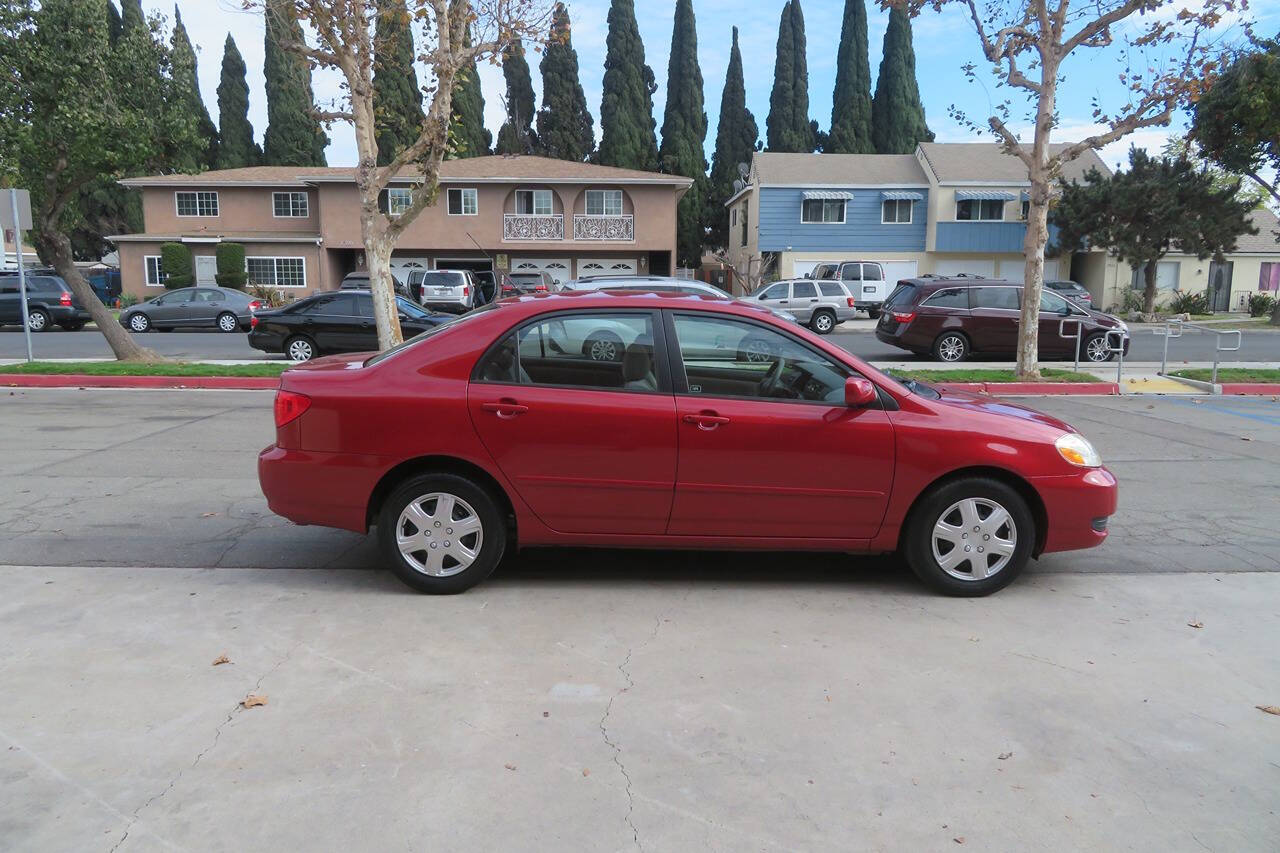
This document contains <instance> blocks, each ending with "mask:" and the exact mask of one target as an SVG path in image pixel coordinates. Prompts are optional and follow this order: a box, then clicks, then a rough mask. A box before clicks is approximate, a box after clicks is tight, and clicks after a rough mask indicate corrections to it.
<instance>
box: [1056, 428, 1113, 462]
mask: <svg viewBox="0 0 1280 853" xmlns="http://www.w3.org/2000/svg"><path fill="white" fill-rule="evenodd" d="M1053 446H1054V447H1056V448H1058V455H1059V456H1061V457H1062V458H1063V459H1065V460H1067V461H1068V462H1070V463H1071V464H1072V465H1079V466H1080V467H1081V468H1097V467H1098V466H1100V465H1101V464H1102V457H1101V456H1099V455H1098V451H1096V450H1094V449H1093V445H1092V444H1090V443H1089V441H1088V440H1087V439H1086V438H1085V437H1084V436H1083V435H1079V434H1077V433H1074V432H1069V433H1067V434H1066V435H1064V436H1062V437H1061V438H1059V439H1058V440H1057V441H1055V442H1054V443H1053Z"/></svg>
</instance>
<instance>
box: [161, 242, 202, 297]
mask: <svg viewBox="0 0 1280 853" xmlns="http://www.w3.org/2000/svg"><path fill="white" fill-rule="evenodd" d="M195 263H196V262H195V259H194V258H193V257H192V256H191V250H190V249H189V248H187V247H186V246H184V245H182V244H181V243H161V244H160V267H161V269H163V270H164V286H165V287H166V288H168V289H169V290H174V289H176V288H179V287H190V286H191V285H192V284H194V283H195V280H196V275H195Z"/></svg>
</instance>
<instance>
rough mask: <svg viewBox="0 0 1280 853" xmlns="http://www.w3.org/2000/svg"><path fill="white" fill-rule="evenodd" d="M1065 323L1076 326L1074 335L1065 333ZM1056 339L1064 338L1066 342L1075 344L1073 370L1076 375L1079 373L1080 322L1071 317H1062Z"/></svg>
mask: <svg viewBox="0 0 1280 853" xmlns="http://www.w3.org/2000/svg"><path fill="white" fill-rule="evenodd" d="M1067 323H1075V324H1076V331H1075V334H1074V335H1068V334H1067V333H1066V330H1065V329H1064V328H1063V327H1064V326H1066V325H1067ZM1058 337H1060V338H1065V339H1066V340H1074V341H1075V342H1076V367H1075V370H1076V373H1079V372H1080V321H1079V320H1075V319H1073V318H1071V317H1063V318H1062V319H1061V320H1059V321H1058Z"/></svg>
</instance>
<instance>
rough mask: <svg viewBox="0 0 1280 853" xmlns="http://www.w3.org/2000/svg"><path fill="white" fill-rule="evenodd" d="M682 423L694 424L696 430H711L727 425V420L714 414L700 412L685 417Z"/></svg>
mask: <svg viewBox="0 0 1280 853" xmlns="http://www.w3.org/2000/svg"><path fill="white" fill-rule="evenodd" d="M684 422H685V423H687V424H696V425H697V427H698V429H705V430H713V429H715V428H716V427H718V426H720V425H721V424H727V423H729V419H728V418H726V417H722V416H720V415H717V414H716V413H715V412H701V413H699V414H696V415H685V416H684Z"/></svg>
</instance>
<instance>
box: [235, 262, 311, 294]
mask: <svg viewBox="0 0 1280 853" xmlns="http://www.w3.org/2000/svg"><path fill="white" fill-rule="evenodd" d="M245 272H246V273H248V275H249V281H251V282H253V283H254V284H264V285H268V286H271V287H306V286H307V265H306V261H304V260H303V259H302V258H245Z"/></svg>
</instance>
